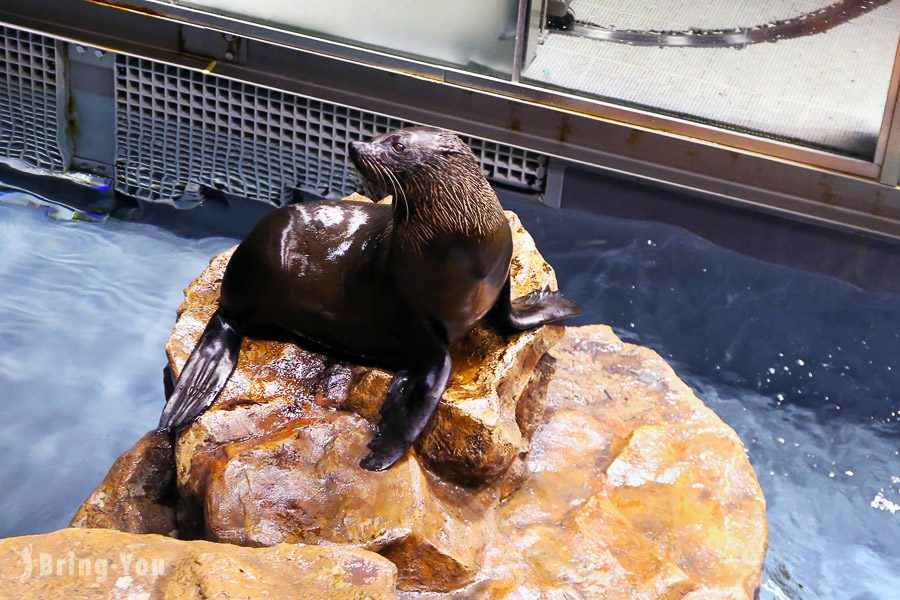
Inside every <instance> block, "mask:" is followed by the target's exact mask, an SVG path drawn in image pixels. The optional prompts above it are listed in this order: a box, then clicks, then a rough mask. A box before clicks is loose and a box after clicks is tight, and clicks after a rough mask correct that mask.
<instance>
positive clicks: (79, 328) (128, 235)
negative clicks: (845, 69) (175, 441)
mask: <svg viewBox="0 0 900 600" xmlns="http://www.w3.org/2000/svg"><path fill="white" fill-rule="evenodd" d="M512 208H514V209H515V210H517V211H518V212H519V214H520V216H521V217H522V220H523V222H524V223H525V225H526V227H527V228H528V229H529V231H531V233H532V235H533V236H534V237H535V239H536V241H537V243H538V247H539V248H540V250H541V251H542V252H543V253H544V255H545V256H546V257H547V259H548V260H549V261H550V262H551V263H552V264H553V265H554V266H555V267H556V269H557V275H558V277H559V280H560V282H561V287H562V289H563V290H564V292H566V293H567V294H568V295H569V296H571V297H573V298H575V299H577V300H578V301H579V302H580V303H581V304H582V306H583V308H584V314H583V315H582V316H581V317H580V318H579V320H578V322H579V323H596V322H601V323H610V324H612V325H613V327H614V328H615V329H616V331H617V332H618V333H619V335H620V336H621V337H623V338H624V339H626V340H627V341H631V342H636V343H640V344H644V345H647V346H651V347H653V348H654V349H656V350H657V351H659V352H660V353H661V354H662V355H663V356H664V357H666V358H667V359H669V360H670V361H671V362H672V364H673V366H674V367H675V369H676V370H677V371H678V373H679V374H680V375H681V376H682V377H683V378H684V379H685V381H687V382H688V384H689V385H691V386H692V387H693V388H694V389H695V390H696V392H697V394H698V395H699V396H700V397H701V398H703V400H705V401H706V403H707V404H708V405H709V406H710V407H711V408H712V409H713V410H715V411H716V412H717V413H718V414H719V415H720V416H721V417H722V418H723V419H724V420H725V421H726V422H728V423H729V424H730V425H731V426H732V427H734V428H735V429H736V430H737V432H738V433H739V434H740V435H741V437H742V439H743V440H744V442H745V444H746V445H747V449H748V454H749V457H750V460H751V462H752V463H753V465H754V467H755V469H756V472H757V475H758V476H759V479H760V482H761V483H762V486H763V489H764V491H765V493H766V497H767V500H768V511H769V512H768V514H769V521H770V534H771V540H770V548H769V555H768V558H767V563H766V571H765V575H764V577H763V592H762V596H763V598H777V599H779V600H780V599H782V598H791V599H793V600H800V599H806V598H809V599H812V598H840V599H845V598H846V599H860V600H862V599H870V598H878V599H895V598H898V597H900V592H898V590H900V296H898V295H895V294H888V293H870V292H866V291H863V290H860V289H858V288H855V287H853V286H851V285H849V284H846V283H843V282H841V281H838V280H835V279H831V278H828V277H825V276H821V275H815V274H810V273H807V272H803V271H797V270H793V269H788V268H784V267H779V266H775V265H772V264H769V263H764V262H761V261H758V260H755V259H752V258H747V257H745V256H742V255H740V254H737V253H734V252H731V251H728V250H724V249H722V248H720V247H717V246H714V245H712V244H710V243H708V242H705V241H703V240H702V239H700V238H698V237H696V236H694V235H692V234H690V233H687V232H686V231H684V230H682V229H678V228H675V227H670V226H666V225H660V224H654V223H647V222H637V221H626V220H621V219H614V218H608V217H601V216H597V215H592V214H588V213H582V212H576V211H554V210H552V209H547V208H542V207H537V206H530V205H515V206H513V207H512ZM175 218H177V216H173V217H168V219H169V220H170V221H171V219H175ZM241 218H242V217H238V216H236V217H235V219H241ZM254 218H255V217H254ZM165 221H166V219H163V220H162V221H159V220H158V219H157V221H156V222H157V223H159V222H163V224H165ZM172 222H174V221H172ZM250 225H252V219H248V220H246V222H244V221H237V222H230V225H229V227H228V228H227V230H228V231H231V232H234V231H240V230H242V229H245V228H248V227H249V226H250ZM223 231H224V229H223ZM209 233H210V232H209V231H205V232H204V233H203V235H200V234H198V233H197V232H193V233H191V232H189V231H185V228H184V225H183V224H182V225H180V226H178V227H175V226H171V225H169V226H160V225H159V224H150V223H126V222H121V221H116V220H111V221H108V222H106V223H77V222H59V221H53V220H50V219H48V218H47V217H46V216H45V215H44V214H43V213H42V212H41V211H39V210H35V209H29V208H24V207H18V206H15V207H13V206H3V205H0V399H2V403H3V407H4V418H3V419H2V421H0V453H2V454H0V455H2V456H3V462H2V466H0V489H2V490H3V491H2V493H0V536H11V535H19V534H25V533H36V532H44V531H50V530H53V529H56V528H59V527H63V526H65V525H66V523H67V522H68V520H69V519H70V518H71V515H72V513H73V512H74V510H75V509H76V508H77V506H78V504H79V503H80V502H81V501H82V500H83V499H84V497H85V496H86V495H87V494H88V493H90V491H91V490H92V489H93V488H94V487H95V486H96V484H97V483H98V482H99V481H100V480H101V479H102V477H103V475H104V474H105V472H106V470H107V469H108V467H109V465H110V464H111V463H112V461H113V460H114V459H115V457H116V456H117V455H118V454H119V453H121V452H122V451H124V450H125V449H127V448H128V447H129V446H130V445H131V444H132V443H133V442H134V441H135V440H136V439H137V438H138V437H139V436H140V435H141V434H143V433H144V432H145V431H147V430H148V429H150V428H151V427H152V426H153V425H154V424H155V423H156V419H157V417H158V414H159V411H160V409H161V405H162V394H163V391H162V382H161V375H160V371H161V368H162V365H163V360H164V356H163V348H164V345H165V340H166V338H167V336H168V333H169V330H170V328H171V326H172V324H173V322H174V317H175V309H176V308H177V306H178V304H179V302H180V300H181V290H182V288H184V287H185V286H186V285H187V284H188V283H189V282H190V280H191V279H192V277H194V276H195V275H196V274H197V273H199V272H200V270H201V269H202V268H203V266H204V265H205V264H206V262H207V261H208V259H209V257H210V256H211V255H213V254H214V253H216V252H218V251H220V250H222V249H224V248H226V247H228V246H229V245H231V244H233V243H235V241H236V240H235V238H234V237H230V236H223V237H205V235H207V234H209ZM232 235H234V234H233V233H232ZM897 276H898V277H900V274H898V275H897Z"/></svg>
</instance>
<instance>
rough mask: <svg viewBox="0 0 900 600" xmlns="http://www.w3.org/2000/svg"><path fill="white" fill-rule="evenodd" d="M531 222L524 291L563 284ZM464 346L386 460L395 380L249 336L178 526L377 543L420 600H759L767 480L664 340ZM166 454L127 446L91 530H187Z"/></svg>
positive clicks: (601, 335) (227, 538)
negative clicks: (387, 402)
mask: <svg viewBox="0 0 900 600" xmlns="http://www.w3.org/2000/svg"><path fill="white" fill-rule="evenodd" d="M510 221H511V224H512V226H513V230H514V231H515V240H516V256H515V258H514V261H513V282H514V285H513V288H514V294H515V295H519V294H524V293H527V292H528V291H530V290H532V289H535V288H538V287H542V286H544V285H547V284H549V285H551V286H552V285H555V280H554V277H553V272H552V269H550V267H549V266H548V265H547V264H546V263H545V262H544V261H543V259H541V258H540V255H539V254H538V253H537V251H536V250H535V249H534V247H533V243H532V242H531V238H530V237H528V235H527V233H525V232H524V231H523V230H522V229H521V226H520V225H519V224H518V221H517V220H516V219H515V217H514V216H512V215H510ZM228 257H229V253H224V254H222V255H220V256H218V257H216V258H215V259H213V261H212V262H211V264H210V267H209V268H208V269H207V270H206V271H205V272H204V273H203V274H202V275H201V276H200V277H199V278H198V279H197V280H196V281H195V282H194V283H193V284H192V285H191V286H190V287H189V288H188V290H187V291H186V299H185V302H184V304H183V305H182V307H181V312H180V316H179V320H178V323H177V324H176V327H175V330H174V332H173V334H172V337H171V339H170V341H169V344H168V346H167V351H168V354H169V359H170V366H171V367H172V369H173V370H174V372H175V373H176V374H177V373H178V372H180V369H181V367H182V365H183V364H184V361H185V359H186V358H187V356H188V354H189V352H190V350H191V349H192V348H193V345H194V344H195V343H196V341H197V339H198V338H199V336H200V333H201V332H202V330H203V327H204V326H205V323H206V320H207V319H208V318H209V316H210V314H211V313H212V312H213V310H215V307H216V301H217V298H218V286H219V283H220V280H221V275H222V272H223V270H224V267H225V265H226V264H227V260H228ZM563 333H565V335H564V337H561V336H563ZM451 350H452V352H453V356H454V373H453V375H452V380H451V385H450V387H449V388H448V390H447V392H446V394H445V395H444V397H443V398H442V400H441V404H440V407H439V408H438V411H437V413H436V416H435V419H434V421H433V423H432V425H431V426H430V427H429V429H428V430H427V431H426V433H425V435H424V436H423V438H422V439H421V440H420V441H419V443H418V444H417V445H416V447H415V449H414V450H413V451H411V452H410V453H409V454H408V456H407V457H405V458H404V459H403V460H402V461H401V462H400V463H398V464H397V465H396V466H395V467H393V468H391V469H389V470H387V471H385V472H382V473H372V472H368V471H364V470H362V469H361V468H359V467H358V462H359V460H360V458H362V457H363V456H364V455H365V454H366V452H367V449H366V443H367V442H368V441H369V439H371V436H372V434H373V431H374V427H373V423H374V421H375V420H376V419H377V415H378V409H379V407H380V404H381V402H382V400H383V398H384V393H385V389H386V387H387V384H388V381H389V375H388V374H387V373H384V372H382V371H379V370H376V369H370V368H364V367H360V366H353V365H347V364H344V363H340V362H337V361H334V360H331V359H329V358H327V357H324V356H321V355H318V354H315V353H312V352H307V351H305V350H303V349H301V348H300V347H298V346H296V345H294V344H290V343H284V342H279V341H267V340H258V339H250V338H246V339H244V341H243V345H242V348H241V355H240V359H239V361H238V366H237V369H236V371H235V374H234V375H233V376H232V377H231V379H230V380H229V382H228V384H227V385H226V387H225V389H224V390H223V392H222V394H221V395H220V396H219V398H218V399H217V401H216V403H215V404H214V405H213V407H212V408H211V409H210V410H209V411H207V412H206V413H204V415H203V416H201V417H200V419H198V421H197V422H195V423H194V424H193V425H192V426H191V427H190V428H188V429H187V430H186V431H185V432H183V433H182V435H181V437H180V439H179V441H178V444H177V446H176V460H175V471H176V475H177V481H178V492H179V506H178V512H177V523H178V531H179V535H180V536H181V537H182V538H189V537H204V538H206V539H208V540H212V541H218V542H228V543H230V544H236V545H240V546H264V547H268V546H271V547H281V546H279V544H283V543H285V542H288V543H298V544H316V545H319V546H321V547H329V548H330V547H334V546H336V547H339V548H340V547H347V546H352V547H356V548H360V549H362V550H369V551H374V552H377V553H379V554H380V555H382V556H383V557H385V558H387V559H390V561H392V562H393V563H394V564H395V565H396V568H397V576H396V582H395V587H396V590H397V591H398V594H399V595H400V596H401V597H403V598H409V599H413V598H422V599H425V598H456V599H463V598H465V599H469V598H491V599H499V598H509V599H513V598H551V599H552V598H559V599H572V598H623V599H624V598H648V599H650V598H682V597H684V598H695V599H700V598H752V597H753V596H754V594H755V593H756V591H757V589H758V586H759V583H760V577H761V567H762V560H763V557H764V555H765V549H766V543H767V535H768V533H767V527H766V521H765V500H764V498H763V496H762V492H761V490H760V488H759V484H758V482H757V480H756V477H755V475H754V473H753V470H752V468H751V467H750V464H749V462H748V461H747V458H746V456H745V453H744V449H743V445H742V444H741V442H740V440H739V439H738V437H737V435H736V434H735V433H734V431H732V430H731V429H730V428H729V427H728V426H727V425H725V424H724V423H722V421H721V420H720V419H718V417H716V415H715V414H714V413H713V412H712V411H710V410H709V409H708V408H706V407H705V406H704V405H703V403H702V402H701V401H700V400H699V399H698V398H697V397H696V396H695V395H694V394H693V393H692V392H691V390H690V389H689V388H688V387H687V386H686V385H685V384H684V383H683V382H681V381H680V380H679V379H678V377H677V376H676V375H675V373H674V372H673V371H672V369H671V368H670V367H669V366H668V365H667V364H666V363H665V361H663V360H662V359H661V358H660V357H659V356H658V355H657V354H656V353H654V352H653V351H651V350H649V349H646V348H641V347H638V346H633V345H629V344H624V343H623V342H622V341H621V340H619V339H618V338H617V337H616V336H615V335H614V334H613V332H612V330H610V329H609V328H608V327H605V326H599V325H598V326H588V327H578V328H568V329H566V330H563V328H561V327H543V328H539V329H537V330H534V331H531V332H525V333H523V334H520V335H516V336H512V337H510V338H506V339H503V338H501V337H500V336H498V335H496V334H495V333H493V332H492V331H491V330H490V329H488V328H484V327H480V328H477V329H476V330H474V331H473V332H472V333H471V334H470V335H469V336H467V337H466V338H465V339H463V340H460V342H459V343H457V344H455V345H454V347H453V348H452V349H451ZM154 448H155V449H158V450H160V451H161V450H162V449H163V448H164V445H163V444H162V440H154V439H153V437H152V436H149V437H145V439H144V440H142V441H141V442H140V443H139V444H138V445H137V446H135V448H134V449H133V450H132V451H130V452H129V453H127V454H126V455H124V456H123V458H122V459H120V460H119V461H118V462H117V463H116V465H115V466H114V468H113V470H112V471H111V473H110V476H109V477H108V479H107V481H105V482H104V483H103V484H101V486H100V488H98V491H97V492H95V494H94V495H92V497H91V498H90V499H89V501H88V502H87V503H86V504H85V505H84V506H83V507H82V509H81V510H80V511H79V514H78V516H77V517H76V520H75V522H77V523H79V524H83V525H85V526H96V525H108V526H113V527H117V528H122V529H129V528H130V529H132V530H136V531H141V530H146V531H151V530H162V529H165V527H166V526H169V525H171V521H165V520H164V519H162V517H161V516H160V515H162V514H164V515H170V512H168V513H167V512H165V511H164V510H163V508H165V507H168V506H169V505H170V504H171V500H170V499H169V498H168V497H167V496H166V495H165V494H164V493H163V492H162V491H159V490H157V491H154V485H156V484H159V485H162V484H163V482H164V481H165V479H166V477H165V476H164V473H165V472H166V467H165V464H164V462H162V461H160V460H159V459H158V452H156V450H154ZM120 505H121V506H120ZM161 507H162V508H161ZM160 511H162V512H160ZM144 513H146V515H145V514H144ZM167 518H169V517H167ZM150 524H152V525H150ZM142 528H143V529H142ZM154 528H155V529H154ZM362 550H360V551H362Z"/></svg>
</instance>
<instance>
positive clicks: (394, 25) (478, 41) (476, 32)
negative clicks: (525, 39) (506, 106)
mask: <svg viewBox="0 0 900 600" xmlns="http://www.w3.org/2000/svg"><path fill="white" fill-rule="evenodd" d="M176 4H181V5H184V6H191V7H194V8H202V9H206V10H209V11H210V12H214V13H219V14H228V15H232V16H237V17H243V18H246V19H248V20H251V21H256V22H260V23H264V24H266V25H272V26H276V27H279V28H282V29H290V30H293V31H298V32H301V33H306V34H310V35H315V36H318V37H325V38H329V39H333V40H338V41H344V42H348V43H352V44H354V45H359V46H364V47H368V48H372V49H376V50H383V51H386V52H389V53H392V54H399V55H403V56H407V57H411V58H416V59H422V60H425V61H427V62H435V63H439V64H445V65H450V66H454V67H460V68H464V69H467V70H469V71H474V72H478V73H486V74H491V75H498V76H502V77H504V78H509V76H510V74H511V73H512V63H513V53H514V50H515V42H516V15H517V13H518V10H517V9H518V3H517V2H515V1H511V0H507V1H506V2H484V1H483V0H454V1H453V2H447V1H445V0H365V1H360V0H330V1H328V2H320V1H310V0H179V1H177V2H176Z"/></svg>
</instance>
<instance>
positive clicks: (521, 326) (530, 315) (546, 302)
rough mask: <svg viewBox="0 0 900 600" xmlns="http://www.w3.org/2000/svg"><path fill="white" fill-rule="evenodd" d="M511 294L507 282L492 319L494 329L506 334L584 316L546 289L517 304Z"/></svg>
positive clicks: (568, 302) (571, 303) (570, 304)
mask: <svg viewBox="0 0 900 600" xmlns="http://www.w3.org/2000/svg"><path fill="white" fill-rule="evenodd" d="M510 294H511V288H510V281H509V278H507V279H506V283H505V284H504V286H503V289H502V290H500V295H499V297H498V298H497V303H496V304H495V305H494V307H493V308H492V309H491V312H490V315H489V319H490V320H491V322H492V323H493V325H494V326H495V327H496V328H497V329H499V330H500V332H501V333H504V334H511V333H515V332H517V331H525V330H527V329H533V328H535V327H538V326H540V325H546V324H547V323H555V322H558V321H562V320H565V319H568V318H569V317H575V316H577V315H579V314H581V307H579V306H578V305H577V304H576V303H575V302H573V301H571V300H569V299H567V298H563V296H562V294H560V293H559V292H554V291H552V290H551V289H550V288H546V287H545V288H544V289H542V290H538V291H536V292H531V293H530V294H527V295H525V296H522V297H521V298H516V299H515V300H513V299H512V298H511V295H510Z"/></svg>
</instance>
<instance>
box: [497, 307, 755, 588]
mask: <svg viewBox="0 0 900 600" xmlns="http://www.w3.org/2000/svg"><path fill="white" fill-rule="evenodd" d="M551 355H552V356H553V357H554V358H555V359H556V361H557V362H556V376H555V377H554V378H553V379H552V380H551V381H550V384H549V386H548V389H547V414H546V417H545V420H544V422H543V423H542V424H541V425H540V427H538V429H537V431H536V432H535V434H534V437H533V438H532V444H531V452H530V453H529V455H528V459H527V471H526V473H525V474H524V483H523V484H522V486H521V487H520V488H519V489H518V490H517V491H515V492H514V493H512V494H511V495H509V497H508V498H507V500H506V501H505V502H504V503H503V504H502V505H501V507H500V514H499V517H500V518H499V519H498V522H499V523H500V524H501V525H500V532H501V536H503V537H505V538H506V539H508V540H510V541H512V543H513V545H514V546H515V547H516V548H517V549H519V551H520V552H522V554H523V555H524V557H525V558H526V559H527V561H528V562H529V564H530V565H531V566H532V568H533V569H534V570H535V571H536V572H537V573H539V574H540V576H541V579H542V584H543V585H545V586H550V585H559V584H566V585H569V586H571V587H572V588H573V589H575V590H577V592H578V593H579V594H581V595H582V596H583V597H584V598H682V597H690V598H701V597H709V598H748V599H749V598H753V597H754V594H755V592H756V590H757V588H758V586H759V583H760V577H761V570H762V561H763V558H764V556H765V551H766V543H767V537H768V531H767V527H766V519H765V499H764V498H763V495H762V491H761V490H760V487H759V483H758V482H757V480H756V476H755V475H754V473H753V469H752V467H751V466H750V464H749V462H748V461H747V457H746V456H745V454H744V450H743V445H742V444H741V442H740V440H739V439H738V437H737V435H736V434H735V433H734V431H733V430H732V429H731V428H730V427H728V426H727V425H725V424H724V423H723V422H722V421H721V420H720V419H719V418H718V417H717V416H716V415H715V414H714V413H713V412H712V411H711V410H709V409H708V408H706V407H705V406H704V405H703V403H702V402H701V401H700V400H699V399H697V397H696V396H695V395H694V394H693V393H692V392H691V390H690V389H689V388H688V387H687V386H686V385H685V384H684V383H683V382H681V380H679V379H678V378H677V376H676V375H675V373H674V372H673V371H672V369H671V367H669V366H668V365H667V364H666V363H665V361H663V360H662V359H661V358H660V357H659V355H657V354H656V353H655V352H653V351H651V350H648V349H646V348H641V347H638V346H632V345H628V344H624V343H622V342H621V341H620V340H619V339H618V338H617V337H616V336H615V335H614V334H613V332H612V330H610V329H609V328H608V327H605V326H599V325H595V326H589V327H579V328H570V329H568V330H567V335H566V336H565V337H564V338H563V341H562V342H560V343H559V344H558V345H557V346H556V347H555V348H554V349H553V350H552V351H551ZM492 597H499V596H492Z"/></svg>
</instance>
